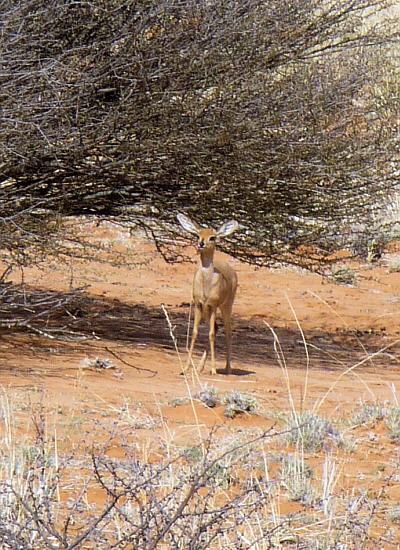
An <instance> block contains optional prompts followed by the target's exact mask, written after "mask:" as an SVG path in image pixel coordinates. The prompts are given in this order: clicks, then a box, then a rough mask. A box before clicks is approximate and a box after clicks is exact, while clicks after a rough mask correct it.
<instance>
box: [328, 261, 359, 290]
mask: <svg viewBox="0 0 400 550" xmlns="http://www.w3.org/2000/svg"><path fill="white" fill-rule="evenodd" d="M329 278H330V280H331V281H333V282H334V283H336V284H338V285H347V286H355V285H356V284H357V273H356V272H355V271H354V269H352V268H351V267H347V266H338V267H333V268H332V271H331V274H330V277H329Z"/></svg>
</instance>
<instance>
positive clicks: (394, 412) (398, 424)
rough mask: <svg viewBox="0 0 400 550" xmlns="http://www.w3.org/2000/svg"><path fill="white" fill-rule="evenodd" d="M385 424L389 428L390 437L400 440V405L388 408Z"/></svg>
mask: <svg viewBox="0 0 400 550" xmlns="http://www.w3.org/2000/svg"><path fill="white" fill-rule="evenodd" d="M385 424H386V426H387V428H388V430H389V437H390V439H392V440H393V441H396V442H397V441H400V407H391V408H390V409H389V410H388V412H387V414H386V416H385Z"/></svg>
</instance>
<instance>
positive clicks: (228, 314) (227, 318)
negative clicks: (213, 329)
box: [221, 308, 232, 374]
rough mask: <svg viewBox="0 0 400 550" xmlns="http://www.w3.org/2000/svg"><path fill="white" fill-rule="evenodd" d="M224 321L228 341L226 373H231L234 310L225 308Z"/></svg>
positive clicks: (223, 311) (223, 312)
mask: <svg viewBox="0 0 400 550" xmlns="http://www.w3.org/2000/svg"><path fill="white" fill-rule="evenodd" d="M221 312H222V319H223V322H224V329H225V339H226V367H225V368H226V372H227V374H229V373H230V372H231V354H232V310H231V308H226V309H225V308H224V309H223V310H221Z"/></svg>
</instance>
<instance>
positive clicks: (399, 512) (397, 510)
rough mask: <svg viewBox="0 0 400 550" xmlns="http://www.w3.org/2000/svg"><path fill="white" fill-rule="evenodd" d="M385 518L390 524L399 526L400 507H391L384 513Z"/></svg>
mask: <svg viewBox="0 0 400 550" xmlns="http://www.w3.org/2000/svg"><path fill="white" fill-rule="evenodd" d="M386 517H387V518H388V520H389V521H391V522H392V523H395V524H396V525H400V506H393V507H392V508H389V510H388V511H387V512H386Z"/></svg>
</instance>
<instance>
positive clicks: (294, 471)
mask: <svg viewBox="0 0 400 550" xmlns="http://www.w3.org/2000/svg"><path fill="white" fill-rule="evenodd" d="M312 475H313V472H312V469H311V468H310V467H309V466H308V465H307V463H306V462H305V460H304V458H303V457H300V456H299V455H293V454H289V455H287V456H286V457H285V458H284V459H283V461H282V474H281V483H282V485H283V486H284V488H285V489H286V491H287V494H288V497H289V500H293V501H298V502H301V503H302V504H305V505H306V506H310V505H312V504H313V503H314V501H315V498H316V493H315V490H314V488H313V486H312V484H311V478H312Z"/></svg>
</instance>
